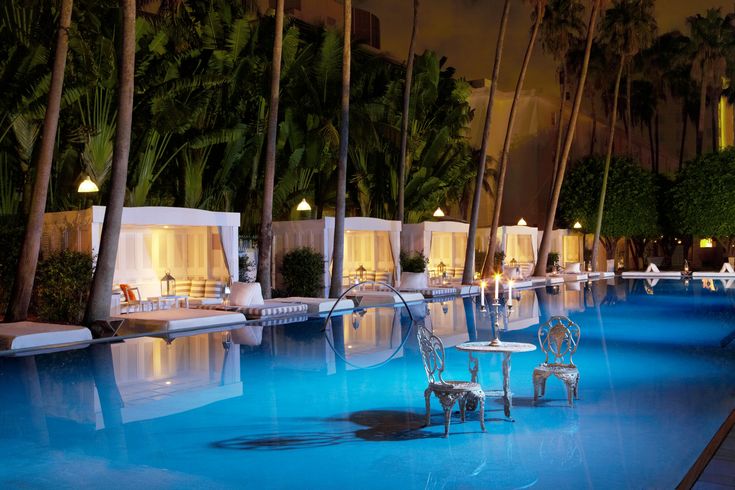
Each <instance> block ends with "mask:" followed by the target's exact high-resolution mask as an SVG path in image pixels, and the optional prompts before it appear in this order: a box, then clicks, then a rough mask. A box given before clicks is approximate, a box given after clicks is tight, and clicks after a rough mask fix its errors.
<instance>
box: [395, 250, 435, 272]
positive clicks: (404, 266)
mask: <svg viewBox="0 0 735 490" xmlns="http://www.w3.org/2000/svg"><path fill="white" fill-rule="evenodd" d="M400 262H401V271H402V272H419V273H420V272H424V271H425V270H426V264H428V263H429V259H427V258H426V256H424V253H423V252H420V251H418V250H414V251H408V250H401V255H400Z"/></svg>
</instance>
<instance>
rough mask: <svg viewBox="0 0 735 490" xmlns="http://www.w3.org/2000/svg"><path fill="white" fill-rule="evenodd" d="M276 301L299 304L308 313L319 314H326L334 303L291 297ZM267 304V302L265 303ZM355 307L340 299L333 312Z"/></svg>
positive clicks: (346, 300)
mask: <svg viewBox="0 0 735 490" xmlns="http://www.w3.org/2000/svg"><path fill="white" fill-rule="evenodd" d="M276 301H280V302H281V303H301V304H303V305H306V307H307V310H306V311H308V312H309V313H313V314H319V313H328V312H329V311H330V310H331V309H332V306H334V304H335V303H336V301H337V300H336V299H331V298H307V297H305V296H291V297H288V298H278V299H277V300H276ZM266 303H268V301H266ZM354 307H355V303H354V302H353V301H352V300H351V299H342V300H340V301H339V303H337V306H335V308H334V311H339V310H351V309H352V308H354Z"/></svg>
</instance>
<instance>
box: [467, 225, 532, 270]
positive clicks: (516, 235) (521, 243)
mask: <svg viewBox="0 0 735 490" xmlns="http://www.w3.org/2000/svg"><path fill="white" fill-rule="evenodd" d="M538 233H539V232H538V228H536V227H535V226H520V225H513V226H501V227H499V228H498V238H497V240H498V246H497V249H498V250H502V251H503V252H505V263H506V265H508V264H510V263H511V261H513V260H515V261H516V263H517V264H518V266H519V267H520V269H521V273H522V274H523V276H524V277H527V276H530V275H531V274H532V273H533V268H534V267H535V266H536V260H537V258H538ZM489 241H490V228H489V227H486V228H478V229H477V237H476V240H475V243H476V244H477V246H476V247H475V248H478V249H479V250H482V251H487V249H488V245H489Z"/></svg>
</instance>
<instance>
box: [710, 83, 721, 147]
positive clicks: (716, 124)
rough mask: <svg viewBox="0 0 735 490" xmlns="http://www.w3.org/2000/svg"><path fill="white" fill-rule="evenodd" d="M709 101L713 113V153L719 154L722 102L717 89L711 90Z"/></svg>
mask: <svg viewBox="0 0 735 490" xmlns="http://www.w3.org/2000/svg"><path fill="white" fill-rule="evenodd" d="M709 100H710V110H711V111H712V151H713V152H717V151H719V150H720V117H719V116H720V114H719V112H720V101H719V97H718V95H717V88H716V87H713V88H712V89H711V92H710V98H709Z"/></svg>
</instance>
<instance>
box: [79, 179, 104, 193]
mask: <svg viewBox="0 0 735 490" xmlns="http://www.w3.org/2000/svg"><path fill="white" fill-rule="evenodd" d="M99 191H100V189H99V187H97V184H95V183H94V182H92V179H91V178H90V177H89V175H87V178H86V179H84V180H83V181H82V183H81V184H79V187H78V188H77V192H79V193H81V194H87V193H90V192H99Z"/></svg>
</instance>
